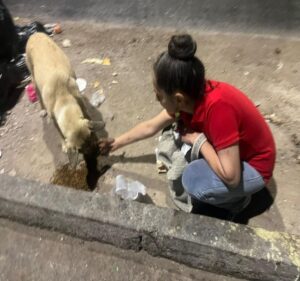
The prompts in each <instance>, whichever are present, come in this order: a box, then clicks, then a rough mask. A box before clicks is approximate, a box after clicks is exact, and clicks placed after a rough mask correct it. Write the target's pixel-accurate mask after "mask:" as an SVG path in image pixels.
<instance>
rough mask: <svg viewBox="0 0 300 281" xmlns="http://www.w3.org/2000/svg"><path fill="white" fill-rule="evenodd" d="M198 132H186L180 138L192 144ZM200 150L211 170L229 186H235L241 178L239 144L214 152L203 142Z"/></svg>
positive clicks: (209, 145) (210, 146)
mask: <svg viewBox="0 0 300 281" xmlns="http://www.w3.org/2000/svg"><path fill="white" fill-rule="evenodd" d="M198 136H199V133H187V134H185V135H183V136H182V140H183V141H184V142H187V143H189V144H192V145H193V144H194V142H195V140H196V139H197V137H198ZM200 152H201V154H202V155H203V157H204V158H205V160H206V161H207V162H208V164H209V166H210V167H211V168H212V170H213V171H214V172H215V173H216V174H217V175H218V176H219V178H220V179H221V180H222V181H224V182H225V183H226V184H227V185H228V186H230V187H236V186H237V185H238V184H239V182H240V179H241V160H240V152H239V145H238V144H234V145H231V146H229V147H227V148H225V149H221V150H220V151H218V152H216V151H215V149H214V148H213V146H212V145H211V144H210V143H209V142H208V141H206V142H204V143H203V145H202V146H201V148H200Z"/></svg>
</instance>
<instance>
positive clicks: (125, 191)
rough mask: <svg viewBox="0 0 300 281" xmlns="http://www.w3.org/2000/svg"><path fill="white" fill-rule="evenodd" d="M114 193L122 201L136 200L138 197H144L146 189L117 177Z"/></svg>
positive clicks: (135, 182)
mask: <svg viewBox="0 0 300 281" xmlns="http://www.w3.org/2000/svg"><path fill="white" fill-rule="evenodd" d="M114 192H115V193H116V194H117V195H119V196H120V197H121V198H122V199H124V200H137V199H138V198H139V196H140V195H143V196H145V195H146V187H145V186H144V185H143V184H142V183H140V182H138V181H134V180H132V179H130V178H126V177H124V176H123V175H117V177H116V186H115V190H114Z"/></svg>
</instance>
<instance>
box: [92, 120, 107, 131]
mask: <svg viewBox="0 0 300 281" xmlns="http://www.w3.org/2000/svg"><path fill="white" fill-rule="evenodd" d="M88 126H89V128H90V130H92V131H94V132H95V131H100V130H102V129H103V128H104V127H105V122H103V121H89V123H88Z"/></svg>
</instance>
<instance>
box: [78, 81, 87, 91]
mask: <svg viewBox="0 0 300 281" xmlns="http://www.w3.org/2000/svg"><path fill="white" fill-rule="evenodd" d="M76 83H77V86H78V89H79V92H82V91H84V90H85V88H86V85H87V82H86V80H85V79H83V78H77V79H76Z"/></svg>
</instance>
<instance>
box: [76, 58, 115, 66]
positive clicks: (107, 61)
mask: <svg viewBox="0 0 300 281" xmlns="http://www.w3.org/2000/svg"><path fill="white" fill-rule="evenodd" d="M81 63H90V64H100V65H111V63H110V59H109V58H104V59H103V60H102V59H98V58H87V59H85V60H83V61H82V62H81Z"/></svg>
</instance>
